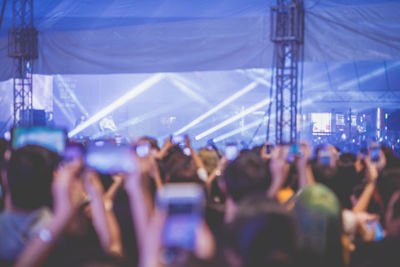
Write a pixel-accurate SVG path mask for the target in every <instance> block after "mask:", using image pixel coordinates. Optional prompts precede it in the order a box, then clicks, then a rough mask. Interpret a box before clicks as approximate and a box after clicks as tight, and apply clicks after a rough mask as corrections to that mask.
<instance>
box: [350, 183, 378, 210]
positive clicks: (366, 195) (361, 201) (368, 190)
mask: <svg viewBox="0 0 400 267" xmlns="http://www.w3.org/2000/svg"><path fill="white" fill-rule="evenodd" d="M374 191H375V181H370V182H368V183H367V185H366V186H365V188H364V190H363V192H362V193H361V196H360V197H359V198H358V201H357V203H356V205H354V207H353V212H360V211H366V210H367V208H368V205H369V202H370V201H371V197H372V194H373V193H374Z"/></svg>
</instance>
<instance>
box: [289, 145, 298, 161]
mask: <svg viewBox="0 0 400 267" xmlns="http://www.w3.org/2000/svg"><path fill="white" fill-rule="evenodd" d="M299 148H300V147H299V145H298V144H292V145H290V147H289V151H288V155H287V157H286V160H287V161H288V162H290V163H292V162H293V161H294V160H295V157H300V156H301V153H300V151H299Z"/></svg>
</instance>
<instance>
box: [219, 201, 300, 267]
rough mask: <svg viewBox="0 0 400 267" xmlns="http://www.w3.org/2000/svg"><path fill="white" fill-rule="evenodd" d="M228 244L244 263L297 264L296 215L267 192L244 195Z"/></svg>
mask: <svg viewBox="0 0 400 267" xmlns="http://www.w3.org/2000/svg"><path fill="white" fill-rule="evenodd" d="M226 235H227V238H226V242H227V244H226V245H225V246H226V247H228V248H231V249H232V250H233V251H234V253H235V254H236V255H238V256H239V258H240V260H241V262H242V266H246V267H247V266H249V267H250V266H251V267H258V266H259V267H261V266H273V267H277V266H282V267H283V266H295V263H296V257H297V249H298V241H297V222H296V220H295V217H294V216H293V215H292V214H291V213H290V212H289V211H287V209H285V208H284V207H283V206H281V205H280V204H279V203H277V202H276V201H274V200H271V199H267V198H266V197H265V195H264V194H256V195H250V196H248V197H245V198H244V199H243V200H242V201H241V202H240V203H239V206H238V210H237V213H236V216H235V220H234V221H233V223H232V224H231V225H230V227H229V228H228V230H227V232H226Z"/></svg>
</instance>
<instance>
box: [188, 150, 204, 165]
mask: <svg viewBox="0 0 400 267" xmlns="http://www.w3.org/2000/svg"><path fill="white" fill-rule="evenodd" d="M190 152H191V154H192V159H193V161H194V164H195V165H196V168H197V169H200V168H203V169H204V163H203V161H202V160H201V158H200V157H199V156H198V155H197V153H196V151H195V150H194V149H193V148H192V147H190Z"/></svg>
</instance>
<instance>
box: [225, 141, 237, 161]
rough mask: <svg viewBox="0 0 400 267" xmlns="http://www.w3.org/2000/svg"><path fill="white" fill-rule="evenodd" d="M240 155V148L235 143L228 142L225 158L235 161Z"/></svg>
mask: <svg viewBox="0 0 400 267" xmlns="http://www.w3.org/2000/svg"><path fill="white" fill-rule="evenodd" d="M238 155H239V149H238V147H237V146H236V145H235V144H228V145H226V147H225V158H226V159H227V160H228V161H233V160H235V159H236V158H237V156H238Z"/></svg>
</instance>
